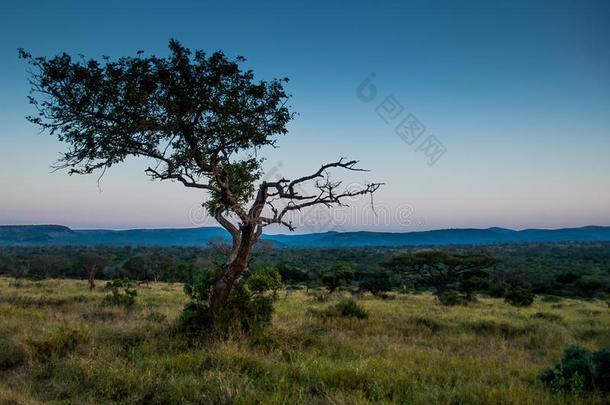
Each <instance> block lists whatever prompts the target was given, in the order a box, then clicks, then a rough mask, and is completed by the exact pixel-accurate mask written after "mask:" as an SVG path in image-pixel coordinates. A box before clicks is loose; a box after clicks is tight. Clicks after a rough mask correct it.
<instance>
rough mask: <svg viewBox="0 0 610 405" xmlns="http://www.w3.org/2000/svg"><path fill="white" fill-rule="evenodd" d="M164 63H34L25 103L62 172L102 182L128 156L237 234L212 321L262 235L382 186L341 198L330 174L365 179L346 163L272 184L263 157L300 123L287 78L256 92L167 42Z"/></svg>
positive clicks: (255, 86) (214, 295)
mask: <svg viewBox="0 0 610 405" xmlns="http://www.w3.org/2000/svg"><path fill="white" fill-rule="evenodd" d="M169 49H170V55H169V56H167V57H157V56H150V57H144V56H143V52H141V51H140V52H138V55H137V56H136V57H123V58H120V59H118V60H114V61H113V60H110V58H108V57H104V58H103V60H102V61H98V60H93V59H91V60H85V59H84V57H80V58H76V59H74V58H72V57H71V56H70V55H68V54H65V53H63V54H60V55H58V56H56V57H53V58H50V59H48V58H45V57H33V56H32V55H31V54H29V53H28V52H26V51H24V50H20V57H21V58H22V59H24V60H26V61H27V62H28V64H29V65H30V84H31V92H30V96H29V100H30V102H31V104H33V106H34V107H36V108H37V110H38V115H36V116H30V117H28V120H29V121H31V122H32V123H34V124H36V125H38V126H40V127H41V129H42V130H43V131H46V132H48V133H49V134H51V135H54V136H56V137H57V138H58V139H59V140H61V141H63V142H65V143H66V144H67V145H68V149H67V151H66V152H65V153H63V156H62V158H61V159H60V160H59V162H58V163H57V165H56V167H57V168H58V169H60V168H65V169H69V173H70V174H90V173H93V172H95V171H98V170H99V171H101V172H102V174H103V173H104V171H105V170H107V169H108V168H110V167H112V166H114V165H115V164H118V163H121V162H123V161H124V160H125V159H127V158H128V157H143V158H146V159H148V160H149V161H150V162H151V163H152V164H151V165H150V166H149V167H148V168H147V169H146V170H145V172H146V174H148V175H149V176H150V177H151V178H152V179H155V180H164V181H165V180H170V181H176V182H179V183H182V184H183V185H184V186H186V187H189V188H193V189H196V190H202V191H205V192H207V193H208V195H209V198H208V200H207V202H206V203H205V204H204V206H205V207H206V208H207V210H208V212H209V213H210V215H212V216H213V217H214V218H215V219H216V220H217V221H218V223H219V224H220V225H222V226H223V227H224V228H225V229H226V230H227V231H228V232H229V234H230V235H231V242H232V245H231V251H230V253H229V255H228V257H227V260H226V262H225V263H224V265H223V267H222V271H221V272H220V274H219V276H218V278H217V279H216V280H215V283H214V286H213V288H212V292H211V294H210V299H209V310H210V312H211V313H212V314H217V313H219V312H220V311H221V310H222V309H223V307H224V305H225V303H226V302H227V298H228V297H229V294H230V292H231V289H232V287H233V285H234V284H235V282H236V281H237V280H238V278H239V277H240V275H241V274H242V273H243V272H244V271H245V270H246V269H247V267H248V263H249V261H250V256H251V252H252V247H253V245H254V244H255V243H256V241H257V240H258V239H259V237H260V235H261V234H262V231H263V227H265V226H268V225H270V224H280V225H283V226H285V227H287V228H288V229H289V230H291V231H292V230H294V226H293V224H292V221H291V220H290V219H289V218H290V216H291V215H292V214H294V213H298V212H299V211H300V210H302V209H304V208H307V207H311V206H315V205H324V206H326V207H331V206H340V205H343V204H344V202H345V200H346V198H349V197H354V196H359V195H367V194H371V195H372V194H373V193H374V192H375V191H377V190H378V188H379V187H380V186H381V183H368V184H365V185H364V186H363V187H362V188H361V189H359V190H357V191H354V190H353V189H352V190H350V189H345V190H342V183H341V182H340V181H334V180H331V179H330V177H329V176H330V174H329V172H330V171H331V170H332V169H345V170H350V171H361V170H362V169H360V168H358V166H357V164H358V162H357V161H355V160H346V159H344V158H342V159H339V160H338V161H335V162H332V163H327V164H324V165H322V166H321V167H320V168H319V169H318V170H317V171H315V172H313V173H312V174H309V175H306V176H302V177H298V178H294V179H292V180H290V179H286V178H281V179H279V180H277V181H267V180H263V178H262V159H261V158H259V157H258V156H259V155H258V152H259V150H260V149H261V148H263V147H275V146H276V141H277V137H278V136H279V135H283V134H286V133H287V129H286V125H287V123H288V122H289V121H290V120H291V119H292V118H293V113H292V112H291V111H290V110H289V107H288V106H287V101H288V99H289V96H288V94H287V93H286V92H285V90H284V84H285V83H286V82H287V81H288V80H287V79H279V80H278V79H274V80H271V81H258V82H257V81H255V79H254V74H253V72H252V71H250V70H242V69H241V68H240V63H242V62H243V61H244V60H245V59H244V58H243V57H238V58H236V59H235V60H229V59H228V58H227V57H226V56H225V55H224V54H223V53H222V52H215V53H213V54H211V55H209V56H208V55H206V54H205V53H204V52H203V51H195V52H194V53H193V52H191V51H190V50H189V49H188V48H185V47H183V46H182V45H181V44H180V43H179V42H177V41H175V40H171V41H170V43H169Z"/></svg>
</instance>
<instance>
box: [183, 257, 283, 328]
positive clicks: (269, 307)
mask: <svg viewBox="0 0 610 405" xmlns="http://www.w3.org/2000/svg"><path fill="white" fill-rule="evenodd" d="M219 275H220V270H219V269H218V268H208V269H204V270H203V271H201V272H200V273H198V274H197V275H196V276H195V277H194V280H193V282H192V283H191V284H188V285H187V286H185V292H186V293H187V294H188V295H189V296H190V297H191V302H190V303H188V304H187V305H186V306H185V307H184V309H183V311H182V313H181V314H180V316H179V317H178V321H177V327H178V330H179V331H181V332H183V333H187V334H200V333H203V332H212V333H213V334H220V335H224V334H227V333H230V332H233V331H241V332H244V333H250V332H252V331H255V330H260V329H262V328H264V327H265V326H267V325H268V324H269V323H270V322H271V319H272V316H273V302H274V301H275V300H276V299H277V291H278V290H279V289H280V288H281V287H282V286H283V283H282V278H281V276H280V274H279V273H278V272H277V270H276V269H275V268H273V267H263V268H259V269H256V270H254V271H251V272H249V273H247V274H246V275H245V276H244V277H243V278H242V279H241V280H240V281H239V282H237V284H235V285H234V286H233V289H232V290H231V293H230V295H229V298H228V299H227V302H226V304H225V306H224V308H223V309H222V311H220V312H219V313H217V314H214V315H212V313H211V312H210V309H209V300H210V295H211V291H212V287H213V285H214V283H215V281H216V280H217V278H218V277H219Z"/></svg>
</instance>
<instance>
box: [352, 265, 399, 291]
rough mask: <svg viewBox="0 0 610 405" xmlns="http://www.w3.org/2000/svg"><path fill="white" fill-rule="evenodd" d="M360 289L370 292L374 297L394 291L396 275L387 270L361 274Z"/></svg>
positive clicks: (359, 276)
mask: <svg viewBox="0 0 610 405" xmlns="http://www.w3.org/2000/svg"><path fill="white" fill-rule="evenodd" d="M357 276H358V279H359V280H358V289H359V290H360V291H368V292H370V293H371V294H373V295H376V296H379V295H383V294H384V293H386V292H388V291H390V290H392V288H393V287H394V284H395V283H394V275H393V274H392V273H391V272H389V271H386V270H381V269H373V270H369V271H363V272H359V273H358V274H357Z"/></svg>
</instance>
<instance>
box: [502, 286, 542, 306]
mask: <svg viewBox="0 0 610 405" xmlns="http://www.w3.org/2000/svg"><path fill="white" fill-rule="evenodd" d="M534 297H535V295H534V293H533V292H532V291H531V290H530V289H529V288H526V287H511V288H510V289H509V290H508V292H507V293H506V297H504V301H506V302H507V303H509V304H510V305H513V306H516V307H528V306H530V305H532V303H533V302H534Z"/></svg>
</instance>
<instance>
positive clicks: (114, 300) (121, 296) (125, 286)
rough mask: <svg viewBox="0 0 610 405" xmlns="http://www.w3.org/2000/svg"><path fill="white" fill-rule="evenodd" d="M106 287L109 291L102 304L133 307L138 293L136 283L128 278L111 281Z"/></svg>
mask: <svg viewBox="0 0 610 405" xmlns="http://www.w3.org/2000/svg"><path fill="white" fill-rule="evenodd" d="M104 289H105V290H107V291H109V293H108V295H106V296H105V297H104V300H103V301H102V305H117V306H124V307H131V306H132V305H133V304H134V303H135V300H136V296H137V295H138V292H137V291H136V289H135V286H134V284H133V283H132V282H131V281H130V280H129V279H127V278H122V279H115V280H112V281H109V282H108V283H106V286H105V287H104Z"/></svg>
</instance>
